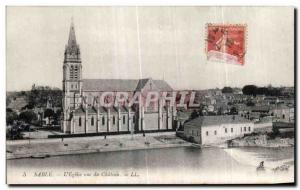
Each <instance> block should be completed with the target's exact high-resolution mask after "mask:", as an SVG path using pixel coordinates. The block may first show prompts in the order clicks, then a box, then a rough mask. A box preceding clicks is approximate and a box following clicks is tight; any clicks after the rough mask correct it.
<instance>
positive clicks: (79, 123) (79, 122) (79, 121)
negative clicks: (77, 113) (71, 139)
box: [78, 117, 81, 127]
mask: <svg viewBox="0 0 300 190" xmlns="http://www.w3.org/2000/svg"><path fill="white" fill-rule="evenodd" d="M78 125H79V127H80V126H81V117H79V120H78Z"/></svg>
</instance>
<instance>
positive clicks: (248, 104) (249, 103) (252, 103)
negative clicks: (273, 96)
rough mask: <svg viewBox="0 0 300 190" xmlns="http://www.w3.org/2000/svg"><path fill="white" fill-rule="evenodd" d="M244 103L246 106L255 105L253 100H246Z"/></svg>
mask: <svg viewBox="0 0 300 190" xmlns="http://www.w3.org/2000/svg"><path fill="white" fill-rule="evenodd" d="M246 105H247V106H255V104H254V102H252V101H248V102H247V103H246Z"/></svg>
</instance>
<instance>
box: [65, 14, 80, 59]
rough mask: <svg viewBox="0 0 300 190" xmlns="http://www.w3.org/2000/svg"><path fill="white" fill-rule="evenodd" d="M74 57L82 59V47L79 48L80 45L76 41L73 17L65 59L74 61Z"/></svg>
mask: <svg viewBox="0 0 300 190" xmlns="http://www.w3.org/2000/svg"><path fill="white" fill-rule="evenodd" d="M74 59H76V60H77V61H80V49H79V45H78V44H77V42H76V35H75V27H74V22H73V18H72V20H71V26H70V32H69V40H68V44H67V45H66V50H65V61H67V60H73V61H74Z"/></svg>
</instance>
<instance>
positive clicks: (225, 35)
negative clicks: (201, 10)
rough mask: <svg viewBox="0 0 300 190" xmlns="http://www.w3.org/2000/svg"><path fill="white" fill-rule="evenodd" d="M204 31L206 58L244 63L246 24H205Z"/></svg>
mask: <svg viewBox="0 0 300 190" xmlns="http://www.w3.org/2000/svg"><path fill="white" fill-rule="evenodd" d="M206 32H207V35H206V55H207V60H209V61H216V62H226V63H231V64H237V65H244V64H245V55H246V36H247V34H246V32H247V25H245V24H207V25H206Z"/></svg>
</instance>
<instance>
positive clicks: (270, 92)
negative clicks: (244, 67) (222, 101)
mask: <svg viewBox="0 0 300 190" xmlns="http://www.w3.org/2000/svg"><path fill="white" fill-rule="evenodd" d="M242 91H243V94H245V95H252V96H256V95H266V96H281V95H282V93H281V89H280V88H275V87H271V86H269V87H257V86H255V85H246V86H244V87H243V89H242Z"/></svg>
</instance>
